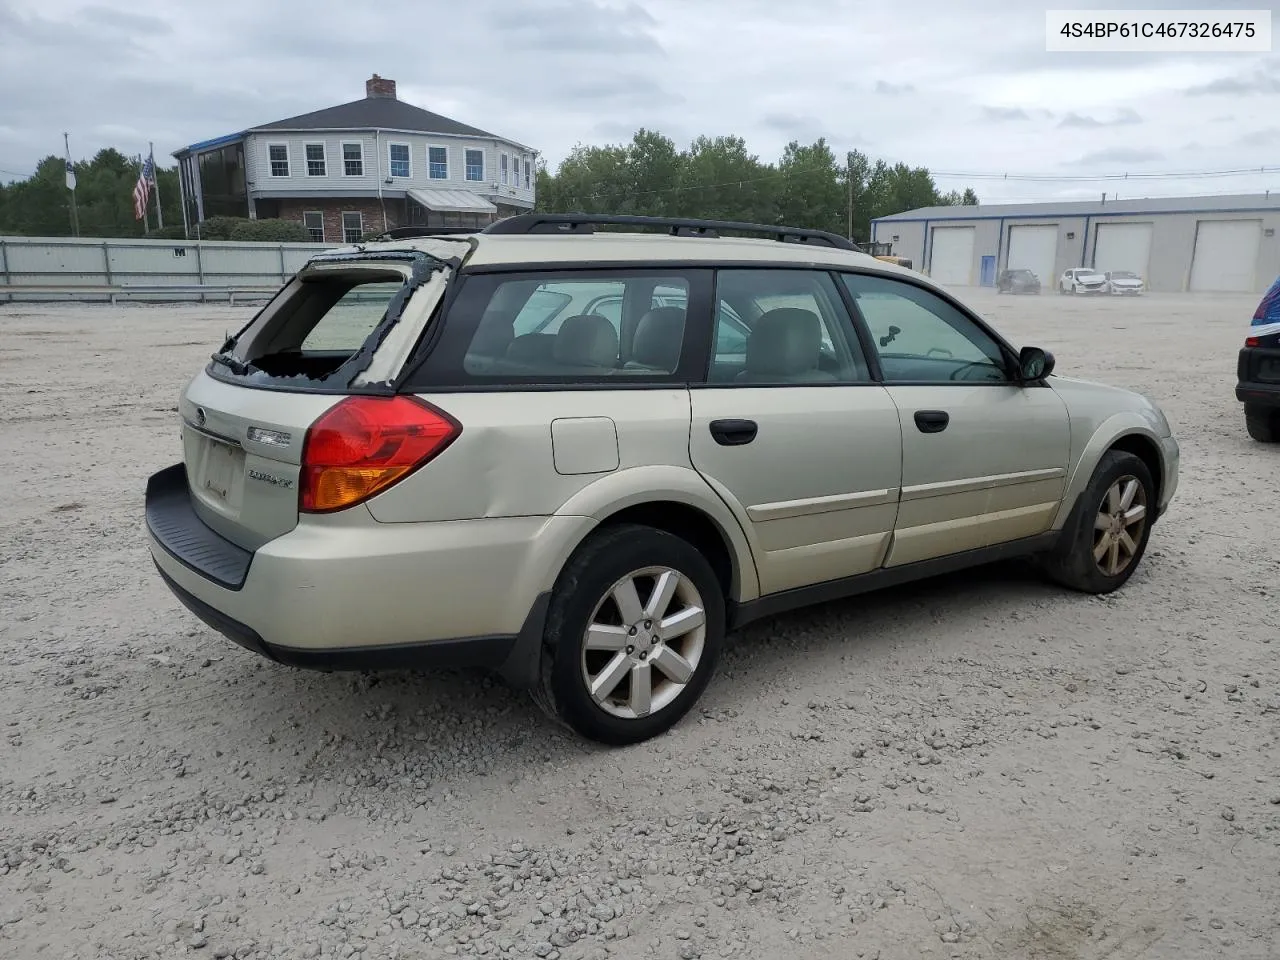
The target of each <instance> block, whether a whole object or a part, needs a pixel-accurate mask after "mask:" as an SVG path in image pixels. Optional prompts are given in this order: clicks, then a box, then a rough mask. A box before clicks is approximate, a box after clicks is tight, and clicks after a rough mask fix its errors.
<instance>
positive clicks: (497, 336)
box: [470, 314, 516, 357]
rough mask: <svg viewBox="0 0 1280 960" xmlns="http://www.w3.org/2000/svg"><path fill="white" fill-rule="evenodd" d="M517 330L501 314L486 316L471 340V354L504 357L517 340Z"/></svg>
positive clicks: (481, 320)
mask: <svg viewBox="0 0 1280 960" xmlns="http://www.w3.org/2000/svg"><path fill="white" fill-rule="evenodd" d="M515 335H516V334H515V329H514V328H513V327H512V324H511V321H510V320H508V319H506V318H504V317H503V316H501V315H500V314H486V315H485V316H483V317H481V318H480V326H479V327H477V328H476V333H475V336H474V337H472V338H471V347H470V352H471V353H480V354H484V355H485V356H489V357H500V356H502V355H503V354H504V353H505V352H506V350H507V347H508V346H510V345H511V341H512V340H514V339H515Z"/></svg>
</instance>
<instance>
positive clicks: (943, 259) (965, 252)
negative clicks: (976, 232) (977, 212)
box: [929, 227, 973, 286]
mask: <svg viewBox="0 0 1280 960" xmlns="http://www.w3.org/2000/svg"><path fill="white" fill-rule="evenodd" d="M929 276H931V277H933V279H934V280H936V281H938V283H952V284H957V285H959V286H967V285H968V284H970V283H972V282H973V227H934V228H933V251H932V252H931V253H930V254H929Z"/></svg>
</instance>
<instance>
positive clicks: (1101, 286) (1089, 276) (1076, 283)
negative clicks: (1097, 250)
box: [1058, 267, 1107, 294]
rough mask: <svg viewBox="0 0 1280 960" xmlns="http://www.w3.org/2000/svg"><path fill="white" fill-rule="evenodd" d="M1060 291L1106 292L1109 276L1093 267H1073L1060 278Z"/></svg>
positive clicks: (1073, 292) (1072, 292)
mask: <svg viewBox="0 0 1280 960" xmlns="http://www.w3.org/2000/svg"><path fill="white" fill-rule="evenodd" d="M1058 292H1059V293H1071V294H1076V293H1106V292H1107V277H1106V275H1105V274H1101V273H1099V272H1098V271H1097V270H1094V269H1093V267H1072V268H1071V269H1070V270H1067V271H1066V272H1065V273H1063V274H1062V276H1061V277H1059V278H1058Z"/></svg>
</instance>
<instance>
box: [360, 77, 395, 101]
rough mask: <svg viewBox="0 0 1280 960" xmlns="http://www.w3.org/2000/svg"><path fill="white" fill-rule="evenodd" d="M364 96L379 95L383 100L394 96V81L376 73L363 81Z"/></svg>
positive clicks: (391, 98) (392, 98)
mask: <svg viewBox="0 0 1280 960" xmlns="http://www.w3.org/2000/svg"><path fill="white" fill-rule="evenodd" d="M364 95H365V96H366V97H381V98H383V99H385V100H394V99H395V98H396V82H395V81H394V80H387V79H385V78H383V77H380V76H378V75H377V74H376V73H375V74H374V75H373V76H372V77H370V78H369V79H368V80H366V81H365V82H364Z"/></svg>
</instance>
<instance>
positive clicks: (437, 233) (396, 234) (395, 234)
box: [376, 227, 480, 241]
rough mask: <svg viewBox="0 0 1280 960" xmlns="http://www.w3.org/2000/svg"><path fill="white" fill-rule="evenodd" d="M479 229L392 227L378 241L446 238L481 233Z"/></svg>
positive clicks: (378, 237)
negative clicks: (460, 234)
mask: <svg viewBox="0 0 1280 960" xmlns="http://www.w3.org/2000/svg"><path fill="white" fill-rule="evenodd" d="M479 232H480V228H479V227H392V228H391V229H390V230H384V231H383V232H382V233H380V234H378V236H377V237H376V239H377V240H379V241H381V240H411V239H413V238H414V237H445V236H450V235H454V234H459V233H479Z"/></svg>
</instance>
